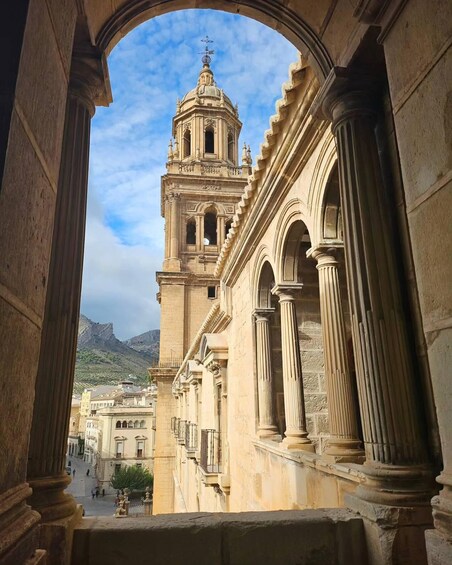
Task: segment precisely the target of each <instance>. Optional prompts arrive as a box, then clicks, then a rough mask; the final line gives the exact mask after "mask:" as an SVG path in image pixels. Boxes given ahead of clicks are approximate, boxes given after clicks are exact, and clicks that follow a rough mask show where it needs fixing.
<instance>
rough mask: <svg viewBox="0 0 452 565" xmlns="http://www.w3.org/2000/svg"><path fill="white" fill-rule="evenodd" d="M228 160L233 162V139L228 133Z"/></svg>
mask: <svg viewBox="0 0 452 565" xmlns="http://www.w3.org/2000/svg"><path fill="white" fill-rule="evenodd" d="M228 159H229V161H234V137H233V135H232V133H228Z"/></svg>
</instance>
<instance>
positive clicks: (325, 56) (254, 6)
mask: <svg viewBox="0 0 452 565" xmlns="http://www.w3.org/2000/svg"><path fill="white" fill-rule="evenodd" d="M202 7H203V8H206V9H214V10H222V11H224V12H232V13H234V14H240V15H242V16H246V17H249V18H252V19H254V20H257V21H258V22H260V23H262V24H264V25H267V26H268V27H270V28H272V29H275V30H278V32H279V33H281V35H283V36H284V37H285V38H286V39H287V40H288V41H290V42H291V43H292V44H293V45H294V46H295V47H296V48H297V49H299V51H300V52H302V53H303V54H304V56H305V57H306V58H307V60H308V62H309V64H311V65H312V67H313V68H314V70H315V72H316V75H317V77H318V79H319V81H320V82H321V83H322V82H323V81H324V79H325V78H326V77H327V75H328V73H329V71H330V70H331V68H332V67H333V60H332V58H331V56H330V54H329V53H328V50H327V49H326V47H325V45H324V44H323V42H322V41H321V39H320V38H319V37H318V35H317V34H316V33H315V31H314V29H313V27H311V25H310V23H312V26H315V23H314V16H313V15H311V14H310V10H309V9H306V13H305V14H304V18H301V17H300V16H299V15H298V13H297V12H295V11H294V10H292V9H291V8H290V7H289V6H287V5H283V4H280V3H275V2H273V1H272V0H255V1H253V2H249V0H236V1H235V2H230V1H229V0H205V1H204V2H203V6H202ZM188 8H199V2H198V1H197V0H185V1H184V2H181V1H180V0H168V1H166V2H164V3H162V2H161V0H129V1H128V2H126V3H124V4H123V5H122V6H121V7H120V8H118V10H116V12H115V13H114V14H113V15H112V16H111V17H110V18H109V19H108V20H107V21H106V22H105V23H104V24H103V26H102V27H101V29H100V30H99V31H98V33H97V34H96V41H95V42H96V45H97V46H98V47H99V49H100V50H101V51H104V52H105V53H106V54H107V55H108V54H109V53H110V52H111V50H112V49H113V47H114V46H115V45H116V44H117V43H118V42H119V41H120V40H121V39H122V38H123V37H124V36H125V35H127V33H129V31H131V30H132V29H134V28H135V27H136V26H138V25H139V24H141V23H143V22H145V21H147V20H149V19H151V18H153V17H155V16H160V15H163V14H166V13H169V12H174V11H177V10H183V9H188ZM309 18H311V22H310V21H309Z"/></svg>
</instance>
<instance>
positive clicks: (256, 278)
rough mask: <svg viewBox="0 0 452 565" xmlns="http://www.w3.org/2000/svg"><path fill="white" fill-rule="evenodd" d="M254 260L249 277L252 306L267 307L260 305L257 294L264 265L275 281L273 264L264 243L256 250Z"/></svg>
mask: <svg viewBox="0 0 452 565" xmlns="http://www.w3.org/2000/svg"><path fill="white" fill-rule="evenodd" d="M256 257H257V258H256V260H255V262H254V266H253V269H252V279H251V296H252V307H253V309H255V308H267V307H268V306H263V305H262V297H261V296H260V295H259V292H260V291H259V287H260V283H261V279H262V271H263V269H264V268H265V265H268V266H269V267H270V269H271V270H272V273H273V283H274V282H275V276H276V271H275V264H274V261H273V259H272V257H271V255H270V251H269V249H268V247H267V246H266V245H261V246H260V247H259V249H258V250H257V254H256Z"/></svg>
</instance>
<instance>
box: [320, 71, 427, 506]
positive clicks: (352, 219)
mask: <svg viewBox="0 0 452 565" xmlns="http://www.w3.org/2000/svg"><path fill="white" fill-rule="evenodd" d="M376 91H377V85H376V84H374V83H372V82H371V80H370V79H369V78H368V77H360V76H356V75H355V76H353V75H352V74H351V73H350V71H348V70H347V69H341V68H334V69H333V70H332V72H331V73H330V75H329V77H328V79H327V80H326V82H325V84H324V86H323V87H322V89H321V91H320V93H319V95H318V99H317V100H318V102H317V104H316V105H317V108H319V109H320V108H321V110H322V114H323V116H326V117H328V118H329V119H331V120H332V122H333V131H334V134H335V137H336V143H337V150H338V163H339V179H340V194H341V206H342V214H343V223H344V236H345V237H344V240H345V257H346V263H347V282H348V291H349V298H350V309H351V321H352V335H353V344H354V352H355V357H356V371H357V381H358V382H357V384H358V394H359V402H360V409H361V417H362V426H363V435H364V444H365V453H366V463H365V465H364V470H365V473H366V476H367V480H366V482H365V484H363V485H362V486H360V487H359V488H358V490H357V494H358V495H359V496H360V497H361V499H364V500H368V501H371V502H379V503H382V504H386V503H387V504H392V503H394V504H397V505H402V506H403V505H409V504H410V502H411V501H413V502H414V501H416V504H417V505H419V502H420V500H422V498H423V497H424V499H425V500H427V499H428V498H429V497H430V496H431V492H432V491H431V488H432V484H431V473H430V469H429V467H428V465H427V455H426V447H425V438H424V431H423V429H422V420H421V419H420V418H419V416H418V415H419V412H420V410H421V409H420V408H419V407H418V403H417V399H416V394H415V388H416V387H415V382H414V380H415V375H414V370H413V359H412V355H413V353H412V348H411V346H410V343H409V339H408V335H407V330H406V328H407V320H406V317H405V314H404V308H403V304H402V299H401V295H402V282H401V280H400V278H399V270H398V268H397V257H396V251H395V250H396V245H395V244H394V243H395V234H394V231H393V230H394V228H393V226H392V224H391V221H390V213H389V210H390V204H389V203H388V201H387V200H386V199H387V196H386V195H385V194H384V186H385V183H384V182H383V178H382V171H381V169H380V161H379V155H378V148H377V140H376V136H375V125H376V120H377V117H378V112H379V110H378V101H376V99H375V92H376ZM315 111H316V110H315V109H314V112H315Z"/></svg>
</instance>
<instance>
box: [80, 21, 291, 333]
mask: <svg viewBox="0 0 452 565" xmlns="http://www.w3.org/2000/svg"><path fill="white" fill-rule="evenodd" d="M206 34H208V35H209V37H210V38H211V39H213V40H214V43H213V44H212V46H211V47H212V48H213V49H214V50H215V55H214V56H213V60H212V64H211V67H212V70H213V72H214V75H215V80H216V82H217V84H218V85H219V86H220V87H221V88H223V89H224V90H225V92H226V94H227V95H228V96H229V97H230V98H231V100H232V101H233V103H238V106H239V117H240V119H241V121H242V122H243V128H242V133H241V136H240V145H243V142H244V141H246V142H247V143H249V144H250V145H251V150H252V155H253V158H254V157H255V156H256V154H257V153H258V152H259V145H260V143H261V142H262V140H263V134H264V131H265V130H266V129H268V124H269V118H270V116H271V115H272V114H274V113H275V102H276V100H277V99H278V98H280V97H281V86H282V83H283V82H285V81H287V80H288V67H289V64H290V63H291V62H293V61H295V60H296V59H297V52H296V50H295V48H294V47H293V46H292V45H291V44H290V43H289V42H287V41H286V40H285V39H284V38H283V37H282V36H281V35H279V34H278V33H277V32H275V31H273V30H271V29H270V28H267V27H265V26H263V25H262V24H259V23H258V22H255V21H254V20H251V19H249V18H245V17H243V16H238V15H233V14H226V13H223V12H218V11H213V10H184V11H180V12H174V13H172V14H167V15H164V16H159V17H157V18H154V19H152V20H150V21H149V22H146V23H145V24H142V25H141V26H139V27H138V28H136V29H135V30H133V31H132V32H131V33H129V34H128V35H127V36H126V37H125V38H124V39H123V40H122V41H121V42H120V43H119V44H118V45H117V46H116V47H115V49H114V50H113V52H112V54H111V55H110V57H109V61H108V63H109V70H110V79H111V85H112V91H113V104H112V105H111V106H110V107H109V108H98V109H97V111H96V115H95V116H94V119H93V123H92V131H91V155H90V178H89V195H88V216H87V226H86V245H85V263H84V273H83V290H82V313H83V314H85V315H86V316H88V317H89V318H91V319H92V320H94V321H96V322H102V323H104V322H113V324H114V329H115V334H116V335H117V337H118V338H120V339H126V338H128V337H132V336H133V335H137V334H139V333H142V332H145V331H147V330H149V329H155V328H158V327H159V318H160V307H159V305H158V303H157V301H156V299H155V295H156V293H157V290H158V288H157V284H156V282H155V271H157V270H160V269H161V266H162V260H163V237H164V236H163V219H162V218H161V216H160V177H161V175H163V174H165V162H166V155H167V148H168V141H169V138H170V135H171V120H172V117H173V115H174V113H175V109H176V100H177V98H178V97H179V98H182V97H183V95H184V94H185V93H186V92H187V91H188V90H191V89H192V88H193V87H194V86H195V85H196V81H197V78H198V74H199V71H200V69H201V67H202V64H201V55H200V54H199V52H200V51H202V49H203V47H204V44H203V43H201V41H200V40H201V39H202V38H203V37H205V35H206Z"/></svg>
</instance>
